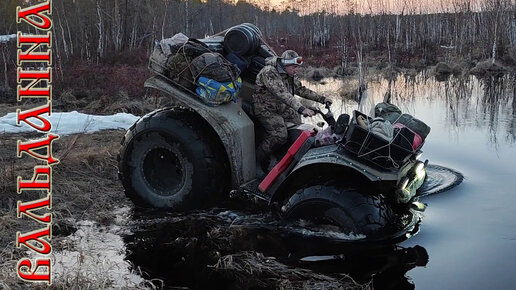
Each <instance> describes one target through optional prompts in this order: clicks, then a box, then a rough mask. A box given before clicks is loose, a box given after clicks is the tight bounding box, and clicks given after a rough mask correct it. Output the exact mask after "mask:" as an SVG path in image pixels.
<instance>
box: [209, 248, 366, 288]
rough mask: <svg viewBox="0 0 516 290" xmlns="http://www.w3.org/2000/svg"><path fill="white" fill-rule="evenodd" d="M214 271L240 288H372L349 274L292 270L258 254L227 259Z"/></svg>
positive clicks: (219, 262)
mask: <svg viewBox="0 0 516 290" xmlns="http://www.w3.org/2000/svg"><path fill="white" fill-rule="evenodd" d="M214 268H215V270H216V271H221V272H223V273H225V274H226V275H228V276H230V277H232V278H233V279H235V280H236V282H237V284H236V285H235V286H236V288H239V286H242V287H244V286H245V288H263V289H371V287H370V285H360V284H358V283H356V282H355V281H354V280H353V279H352V278H351V277H349V276H348V275H346V274H338V276H336V277H331V276H328V275H322V274H317V273H314V272H313V271H311V270H306V269H300V268H292V267H289V266H287V265H284V264H282V263H280V262H279V261H277V260H276V259H275V258H274V257H265V256H264V255H263V254H261V253H256V252H241V253H238V254H234V255H226V256H223V257H221V258H220V259H219V261H218V262H217V263H216V264H215V266H214Z"/></svg>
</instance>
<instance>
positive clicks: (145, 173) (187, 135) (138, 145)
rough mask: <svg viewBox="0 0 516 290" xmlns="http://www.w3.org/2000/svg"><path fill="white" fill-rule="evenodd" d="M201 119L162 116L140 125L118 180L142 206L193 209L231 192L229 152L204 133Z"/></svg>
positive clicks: (179, 113)
mask: <svg viewBox="0 0 516 290" xmlns="http://www.w3.org/2000/svg"><path fill="white" fill-rule="evenodd" d="M198 118H200V117H198V116H195V115H193V113H191V112H189V111H183V110H179V109H178V110H175V109H168V110H159V111H156V112H154V113H151V114H149V115H147V116H145V117H143V118H142V119H141V120H139V121H138V122H137V123H136V124H135V125H134V126H133V127H131V128H130V129H129V130H128V132H127V133H126V135H125V137H124V139H123V140H122V149H121V152H120V155H119V177H120V179H121V181H122V184H123V186H124V188H125V193H126V195H127V196H128V197H129V198H130V199H131V200H132V201H133V202H134V203H135V204H137V205H140V206H152V207H158V208H169V209H192V208H200V207H204V206H207V205H210V203H212V202H213V201H214V200H215V199H216V198H218V197H220V193H221V191H223V190H226V189H227V184H228V183H227V180H228V178H224V176H228V172H227V170H226V168H227V161H226V160H227V159H226V157H225V155H224V151H223V149H222V148H220V146H219V144H217V143H216V142H215V141H214V140H215V138H214V137H213V136H211V135H210V134H209V133H207V129H206V128H204V130H203V128H200V125H201V124H202V122H200V121H199V120H197V119H198Z"/></svg>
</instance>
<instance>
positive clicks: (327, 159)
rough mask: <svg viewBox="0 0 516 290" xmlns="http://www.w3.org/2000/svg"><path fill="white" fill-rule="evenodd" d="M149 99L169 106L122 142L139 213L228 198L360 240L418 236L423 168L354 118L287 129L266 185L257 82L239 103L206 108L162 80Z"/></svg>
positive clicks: (123, 174) (125, 177)
mask: <svg viewBox="0 0 516 290" xmlns="http://www.w3.org/2000/svg"><path fill="white" fill-rule="evenodd" d="M145 87H146V88H147V89H148V90H150V91H151V93H154V94H159V95H162V96H167V97H168V98H169V99H170V100H171V102H172V103H173V105H171V106H169V107H166V108H163V109H159V110H156V111H154V112H151V113H149V114H147V115H145V116H143V117H142V118H140V119H139V120H138V121H137V122H136V123H135V124H134V125H132V126H131V127H130V128H129V130H128V131H127V133H126V134H125V136H124V138H123V140H122V142H121V144H122V147H121V151H120V154H119V156H118V158H119V159H118V161H119V177H120V179H121V181H122V184H123V186H124V188H125V193H126V195H127V196H128V197H129V198H130V199H131V200H132V201H133V202H134V203H135V204H137V205H140V206H151V207H157V208H166V209H170V210H184V209H196V208H202V207H207V206H213V205H215V204H216V203H217V201H219V200H221V198H224V197H227V196H228V193H229V192H231V193H232V195H233V196H235V195H238V193H240V194H241V196H242V195H243V196H246V197H249V198H251V199H258V200H262V201H264V202H265V203H266V204H267V206H268V207H269V209H270V210H272V211H274V212H277V213H279V215H280V216H281V217H282V218H283V219H286V220H302V221H307V222H308V223H310V224H325V225H329V226H330V227H332V228H333V229H336V231H339V232H342V233H345V234H354V235H355V237H360V239H363V240H368V241H373V240H386V239H393V238H399V237H402V236H403V237H404V236H407V235H410V234H411V233H413V232H414V231H415V230H416V229H417V224H418V221H419V215H418V214H417V212H418V211H422V210H424V205H423V204H422V203H420V202H419V201H418V198H417V190H418V188H419V187H421V185H422V184H423V182H424V179H425V176H426V173H425V167H426V165H427V162H422V161H419V160H418V158H419V157H420V156H421V153H422V152H421V151H420V150H407V149H406V148H402V147H400V146H396V145H395V144H391V143H389V142H386V141H383V140H382V139H381V138H377V137H375V136H374V134H370V132H368V131H367V130H364V129H363V128H362V127H360V126H359V125H358V123H357V118H358V117H359V116H362V117H364V118H366V119H370V118H369V117H368V116H366V115H364V114H362V113H360V112H358V111H354V112H353V116H351V117H350V116H348V115H346V114H343V115H341V116H339V117H338V118H337V120H335V118H334V117H333V114H332V113H331V111H330V108H329V107H327V109H328V112H327V113H323V112H322V111H320V110H319V109H316V108H314V110H316V112H317V113H319V114H321V115H322V116H323V119H324V120H325V121H326V123H327V128H326V129H324V130H322V129H319V128H317V127H315V126H310V125H307V124H303V125H300V126H290V127H289V128H288V133H289V138H288V142H287V144H286V145H285V146H284V148H281V149H279V150H278V152H277V154H276V155H277V156H276V159H277V160H278V161H279V162H278V163H277V165H276V166H274V168H272V170H271V171H270V172H269V173H268V175H267V176H266V177H265V178H263V179H262V178H259V176H257V172H256V168H257V167H256V161H255V149H256V145H257V144H259V142H260V140H261V138H262V137H261V133H260V132H261V128H260V126H259V125H258V123H257V122H255V121H254V120H253V119H254V116H253V110H252V107H251V106H250V105H249V100H250V98H251V97H252V94H253V92H254V81H253V80H249V79H248V80H246V79H244V81H243V83H242V89H241V92H240V101H239V102H238V103H234V102H230V103H227V104H223V105H220V106H215V107H210V106H207V105H205V104H204V103H203V102H201V101H200V100H199V99H198V98H197V97H196V96H195V94H194V93H193V92H191V91H188V90H185V89H183V88H182V87H181V86H180V85H178V84H177V83H175V82H173V81H172V80H170V79H169V78H167V77H166V76H164V75H161V74H158V75H156V76H154V77H151V78H149V79H148V80H147V81H146V82H145Z"/></svg>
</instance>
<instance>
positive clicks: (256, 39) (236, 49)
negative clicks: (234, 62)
mask: <svg viewBox="0 0 516 290" xmlns="http://www.w3.org/2000/svg"><path fill="white" fill-rule="evenodd" d="M261 34H262V33H261V31H260V29H259V28H258V27H256V25H254V24H251V23H242V24H240V25H237V26H233V27H231V28H230V29H229V30H228V31H227V32H226V35H225V36H224V49H225V50H226V51H227V52H228V53H234V54H236V55H240V56H244V55H252V54H253V53H254V51H255V50H256V49H257V48H258V47H260V44H261Z"/></svg>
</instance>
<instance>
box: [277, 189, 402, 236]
mask: <svg viewBox="0 0 516 290" xmlns="http://www.w3.org/2000/svg"><path fill="white" fill-rule="evenodd" d="M314 202H321V203H326V204H332V205H334V206H335V207H338V208H339V209H341V210H342V212H344V216H343V218H344V217H345V218H348V219H350V220H349V221H348V222H349V224H347V225H345V224H339V225H337V226H340V227H341V228H342V229H343V230H344V231H346V230H348V231H352V230H354V231H358V232H355V234H364V235H366V236H368V237H370V236H376V235H380V234H381V232H382V231H383V230H384V229H386V228H387V227H389V226H390V225H391V223H392V221H393V220H394V214H393V211H392V209H391V208H390V207H389V206H388V205H387V203H386V202H385V199H384V198H383V196H381V195H369V194H364V193H361V192H359V191H357V190H354V189H352V188H349V187H341V186H339V185H331V184H330V185H313V186H309V187H306V188H302V189H300V190H298V191H297V192H295V193H294V194H293V195H292V196H291V197H290V199H289V200H288V201H287V202H286V203H285V205H284V213H283V217H284V218H286V219H291V216H295V215H297V214H298V212H296V211H298V210H302V205H303V204H306V203H314ZM306 214H307V215H310V213H308V212H307V213H306ZM350 225H351V226H350ZM346 228H347V229H346Z"/></svg>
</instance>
